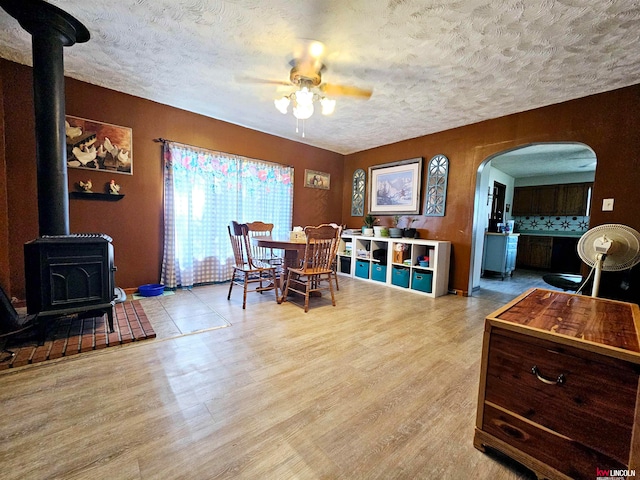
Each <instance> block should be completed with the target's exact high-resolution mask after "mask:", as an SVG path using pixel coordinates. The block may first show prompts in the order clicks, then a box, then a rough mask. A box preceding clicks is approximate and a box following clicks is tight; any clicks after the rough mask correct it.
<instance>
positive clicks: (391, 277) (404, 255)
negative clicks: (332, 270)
mask: <svg viewBox="0 0 640 480" xmlns="http://www.w3.org/2000/svg"><path fill="white" fill-rule="evenodd" d="M450 256H451V242H444V241H436V240H421V239H412V238H389V237H364V236H361V235H343V236H342V239H341V240H340V246H339V248H338V273H341V274H343V275H349V276H351V277H353V278H356V279H361V280H366V281H371V282H380V283H384V284H385V285H387V286H389V287H393V288H402V289H406V290H409V291H413V292H416V293H420V294H423V295H427V296H430V297H439V296H441V295H445V294H447V292H448V291H449V261H450ZM427 259H428V260H427Z"/></svg>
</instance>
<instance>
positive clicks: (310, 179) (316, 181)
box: [304, 169, 331, 190]
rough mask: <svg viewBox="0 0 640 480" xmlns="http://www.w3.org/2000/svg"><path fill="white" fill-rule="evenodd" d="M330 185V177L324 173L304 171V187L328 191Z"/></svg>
mask: <svg viewBox="0 0 640 480" xmlns="http://www.w3.org/2000/svg"><path fill="white" fill-rule="evenodd" d="M330 183H331V175H330V174H328V173H325V172H316V171H315V170H306V169H305V171H304V186H305V187H309V188H322V189H323V190H329V187H330Z"/></svg>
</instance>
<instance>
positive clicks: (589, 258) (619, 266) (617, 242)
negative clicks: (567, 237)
mask: <svg viewBox="0 0 640 480" xmlns="http://www.w3.org/2000/svg"><path fill="white" fill-rule="evenodd" d="M603 235H606V237H607V238H608V239H609V240H611V241H612V242H614V244H613V245H612V252H611V253H610V254H608V255H607V256H606V257H605V259H604V262H603V263H602V270H603V271H608V272H617V271H620V270H626V269H628V268H631V267H633V266H634V265H636V264H637V263H638V262H640V233H638V232H637V231H636V230H634V229H633V228H631V227H628V226H626V225H621V224H615V223H609V224H605V225H598V226H597V227H593V228H592V229H590V230H588V231H587V233H585V234H584V235H583V236H582V237H580V240H579V241H578V255H580V258H581V259H582V261H583V262H584V263H586V264H587V265H589V266H590V267H593V266H594V265H595V263H596V257H597V252H596V250H595V248H594V242H595V241H596V240H597V239H598V238H600V237H602V236H603Z"/></svg>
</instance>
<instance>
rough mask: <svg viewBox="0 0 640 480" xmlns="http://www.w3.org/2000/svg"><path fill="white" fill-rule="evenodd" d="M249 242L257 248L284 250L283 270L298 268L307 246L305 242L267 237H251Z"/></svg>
mask: <svg viewBox="0 0 640 480" xmlns="http://www.w3.org/2000/svg"><path fill="white" fill-rule="evenodd" d="M251 242H252V243H253V244H254V245H257V246H258V247H263V248H273V249H275V250H284V266H285V268H288V267H297V266H299V264H300V263H299V259H300V258H302V256H303V255H304V249H305V247H306V246H307V242H306V240H291V239H290V238H287V239H284V238H283V239H279V238H272V237H271V236H268V235H260V236H256V237H252V238H251Z"/></svg>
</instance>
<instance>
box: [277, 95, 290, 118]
mask: <svg viewBox="0 0 640 480" xmlns="http://www.w3.org/2000/svg"><path fill="white" fill-rule="evenodd" d="M290 102H291V101H290V100H289V97H282V98H276V99H275V100H274V101H273V103H274V104H275V106H276V108H277V109H278V111H279V112H280V113H282V114H283V115H285V114H286V113H287V109H288V108H289V103H290Z"/></svg>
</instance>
